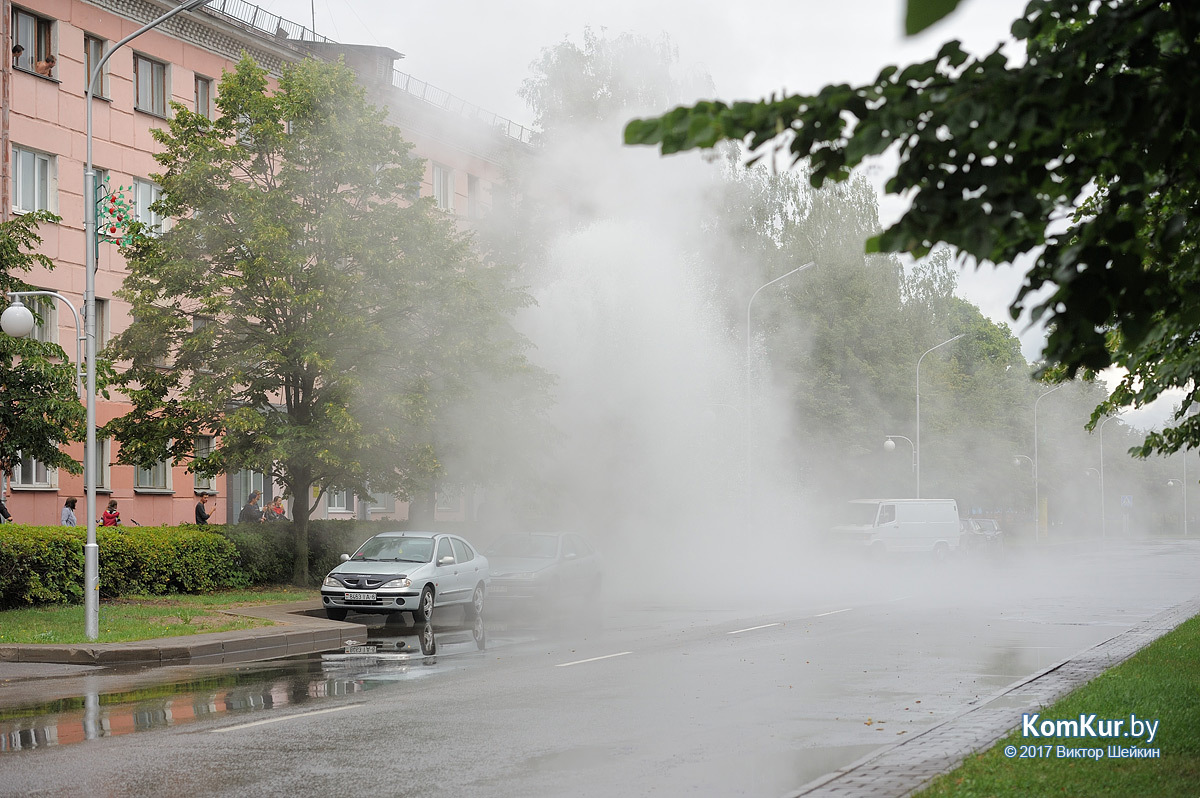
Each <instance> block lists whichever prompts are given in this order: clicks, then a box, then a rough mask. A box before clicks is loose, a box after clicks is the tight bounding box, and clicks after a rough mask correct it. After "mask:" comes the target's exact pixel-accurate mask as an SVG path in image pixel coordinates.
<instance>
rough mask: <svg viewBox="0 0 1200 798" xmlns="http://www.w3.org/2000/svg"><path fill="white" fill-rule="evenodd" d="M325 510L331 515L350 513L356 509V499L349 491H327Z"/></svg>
mask: <svg viewBox="0 0 1200 798" xmlns="http://www.w3.org/2000/svg"><path fill="white" fill-rule="evenodd" d="M325 509H326V510H328V511H329V512H331V513H348V512H350V511H351V510H353V509H354V497H353V495H351V493H350V491H348V490H330V491H326V492H325Z"/></svg>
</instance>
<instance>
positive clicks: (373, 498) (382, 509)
mask: <svg viewBox="0 0 1200 798" xmlns="http://www.w3.org/2000/svg"><path fill="white" fill-rule="evenodd" d="M367 499H368V505H369V507H370V509H371V512H373V513H390V512H392V511H394V510H395V509H396V498H395V497H394V496H392V494H390V493H375V492H374V491H372V492H371V493H369V494H367Z"/></svg>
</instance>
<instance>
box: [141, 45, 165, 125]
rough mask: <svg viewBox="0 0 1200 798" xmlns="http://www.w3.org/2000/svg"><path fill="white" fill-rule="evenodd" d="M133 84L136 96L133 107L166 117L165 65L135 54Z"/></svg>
mask: <svg viewBox="0 0 1200 798" xmlns="http://www.w3.org/2000/svg"><path fill="white" fill-rule="evenodd" d="M133 84H134V90H135V93H136V96H137V103H136V105H135V107H136V108H137V109H138V110H139V111H145V112H147V113H151V114H157V115H158V116H166V115H167V65H166V64H163V63H161V62H159V61H153V60H151V59H149V58H147V57H146V56H144V55H142V54H140V53H135V54H134V56H133Z"/></svg>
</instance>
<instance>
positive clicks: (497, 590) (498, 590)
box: [488, 585, 508, 596]
mask: <svg viewBox="0 0 1200 798" xmlns="http://www.w3.org/2000/svg"><path fill="white" fill-rule="evenodd" d="M488 592H489V593H491V594H492V595H493V596H499V595H501V594H503V593H507V592H508V585H493V586H492V588H491V590H489V591H488Z"/></svg>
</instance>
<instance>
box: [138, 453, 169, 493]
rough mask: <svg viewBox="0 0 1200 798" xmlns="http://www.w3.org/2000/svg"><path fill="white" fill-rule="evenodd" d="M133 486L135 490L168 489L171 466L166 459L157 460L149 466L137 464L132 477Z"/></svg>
mask: <svg viewBox="0 0 1200 798" xmlns="http://www.w3.org/2000/svg"><path fill="white" fill-rule="evenodd" d="M133 487H134V489H136V490H162V491H166V490H170V489H171V466H170V465H169V464H168V463H167V461H166V460H159V461H158V462H157V463H155V464H154V465H152V466H150V467H149V468H142V467H141V466H138V467H137V471H136V473H135V475H134V478H133Z"/></svg>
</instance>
